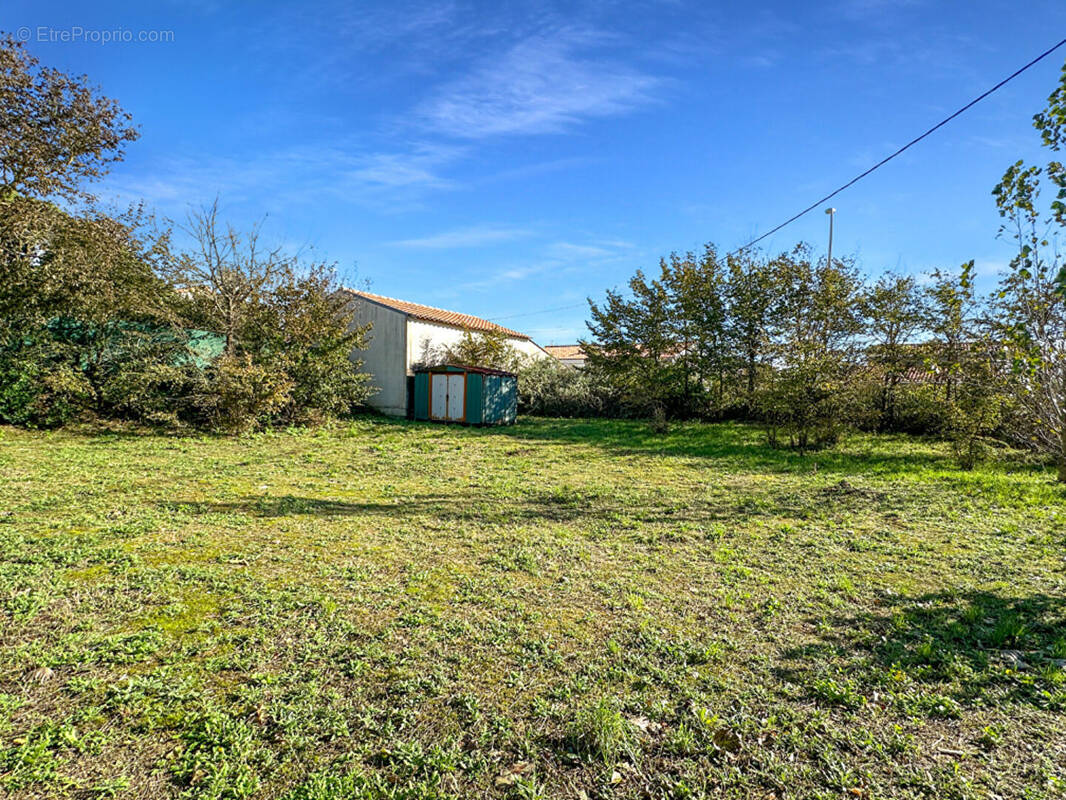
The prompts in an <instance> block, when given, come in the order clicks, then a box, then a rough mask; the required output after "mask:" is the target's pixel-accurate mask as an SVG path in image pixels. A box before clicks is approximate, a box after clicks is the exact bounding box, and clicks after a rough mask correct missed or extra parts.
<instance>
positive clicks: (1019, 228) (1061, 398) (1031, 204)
mask: <svg viewBox="0 0 1066 800" xmlns="http://www.w3.org/2000/svg"><path fill="white" fill-rule="evenodd" d="M1033 123H1034V126H1035V127H1036V129H1037V130H1038V131H1039V132H1040V136H1041V140H1042V141H1043V143H1044V145H1045V146H1047V147H1048V148H1050V149H1051V150H1052V151H1053V152H1058V151H1059V150H1060V149H1061V148H1062V147H1063V145H1064V144H1066V65H1064V66H1063V70H1062V77H1061V80H1060V82H1059V85H1058V86H1057V87H1056V88H1055V90H1054V91H1053V92H1052V94H1051V95H1050V97H1049V98H1048V105H1047V108H1046V109H1044V110H1043V111H1041V112H1040V113H1038V114H1036V115H1035V116H1034V118H1033ZM1045 187H1050V190H1051V191H1052V192H1053V193H1054V195H1053V198H1052V200H1051V201H1050V203H1047V205H1044V204H1043V203H1042V200H1041V194H1042V191H1043V190H1044V188H1045ZM993 195H994V197H995V200H996V207H997V209H998V210H999V214H1000V216H1001V217H1002V218H1003V220H1004V223H1003V226H1002V228H1001V230H1000V233H1001V235H1004V236H1009V237H1010V238H1012V239H1013V240H1014V242H1015V243H1016V245H1017V247H1018V252H1017V255H1015V257H1014V258H1013V259H1012V260H1011V262H1010V266H1009V268H1008V271H1007V273H1006V275H1004V277H1003V279H1002V280H1001V281H1000V287H999V292H998V294H997V296H996V298H995V302H994V308H995V311H996V314H995V320H996V334H997V336H998V337H999V339H1001V341H1002V343H1003V345H1004V347H1005V349H1006V354H1007V358H1008V360H1009V362H1010V364H1011V367H1012V372H1013V377H1014V380H1013V381H1012V382H1011V387H1012V389H1013V394H1014V397H1015V400H1016V402H1017V408H1018V414H1019V419H1020V423H1021V424H1020V425H1019V427H1018V430H1017V435H1018V438H1019V439H1020V440H1021V441H1023V442H1024V443H1025V444H1027V445H1029V446H1030V447H1033V448H1035V449H1037V450H1039V451H1041V452H1044V453H1047V454H1048V455H1050V456H1052V457H1054V458H1055V460H1056V461H1057V463H1058V470H1059V474H1058V477H1059V480H1060V481H1063V482H1066V261H1064V260H1063V258H1062V256H1061V255H1060V253H1059V251H1058V249H1057V247H1056V246H1055V245H1054V244H1053V243H1052V242H1053V240H1054V232H1055V231H1058V230H1061V229H1063V228H1064V227H1066V167H1064V166H1063V164H1062V163H1061V162H1059V161H1050V162H1048V164H1046V165H1045V166H1043V167H1038V166H1026V165H1025V164H1024V162H1022V161H1018V162H1016V163H1014V164H1012V165H1011V166H1010V167H1008V168H1007V171H1006V172H1005V173H1004V175H1003V179H1002V180H1001V181H1000V182H999V183H998V184H997V185H996V187H995V189H994V191H993Z"/></svg>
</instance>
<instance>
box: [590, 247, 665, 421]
mask: <svg viewBox="0 0 1066 800" xmlns="http://www.w3.org/2000/svg"><path fill="white" fill-rule="evenodd" d="M661 269H662V270H663V271H665V270H666V266H665V262H663V264H662V265H661ZM629 291H630V294H631V297H630V298H628V299H627V298H626V297H625V296H623V295H622V293H621V292H618V291H614V290H608V292H607V299H606V300H605V302H603V303H602V304H600V303H595V302H593V301H591V300H590V301H589V311H590V314H591V317H592V319H591V320H589V321H588V322H587V323H586V324H587V325H588V329H589V332H590V333H591V334H592V338H593V341H592V342H582V346H583V347H584V348H585V353H586V356H587V366H586V368H587V369H589V370H591V374H593V375H595V376H597V377H598V378H599V379H601V380H603V381H604V382H605V383H606V385H608V386H610V387H611V388H612V390H613V391H616V392H618V393H619V394H620V395H621V396H622V397H624V398H625V402H627V403H629V404H631V405H632V406H633V407H634V408H636V409H640V410H643V411H651V410H653V409H656V408H658V409H663V408H665V407H668V406H676V405H677V401H678V399H679V397H680V396H681V395H682V394H683V390H682V389H681V387H680V385H679V381H677V380H676V377H677V367H676V363H675V359H676V357H677V356H678V354H679V352H680V346H679V336H678V331H677V325H676V322H677V321H676V317H675V314H674V312H675V304H674V302H673V298H672V296H671V293H670V290H669V289H668V287H667V286H666V285H665V284H664V282H663V281H662V280H652V281H649V280H648V279H647V278H646V277H645V275H644V273H643V271H641V270H637V272H636V274H635V275H634V276H633V277H632V278H631V279H630V280H629Z"/></svg>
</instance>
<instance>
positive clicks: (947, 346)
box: [922, 261, 1003, 469]
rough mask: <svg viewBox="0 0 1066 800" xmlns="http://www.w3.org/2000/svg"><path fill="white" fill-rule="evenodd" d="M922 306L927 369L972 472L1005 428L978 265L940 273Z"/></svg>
mask: <svg viewBox="0 0 1066 800" xmlns="http://www.w3.org/2000/svg"><path fill="white" fill-rule="evenodd" d="M931 278H932V280H931V282H930V283H929V284H928V285H927V286H926V288H925V299H924V302H923V305H922V309H923V315H924V317H925V327H926V330H927V331H928V332H929V334H930V336H931V338H930V340H929V342H928V343H927V347H926V350H927V352H928V354H929V355H928V359H927V366H928V367H929V368H930V369H931V370H932V371H933V372H934V374H935V375H936V376H937V380H938V383H939V385H940V388H941V396H940V402H941V404H942V406H941V408H942V411H941V414H940V416H941V418H942V419H943V420H944V421H945V425H946V430H945V431H944V432H945V433H947V434H948V435H949V436H950V437H951V439H952V442H953V445H954V448H955V452H956V456H957V458H958V460H959V463H960V465H961V466H963V467H964V468H967V469H972V468H973V466H974V465H975V464H976V463H977V461H978V460H980V458H981V456H982V454H983V453H984V451H985V450H987V446H986V443H987V442H988V440H989V439H990V438H991V437H992V435H993V434H994V433H995V431H996V430H997V428H998V427H999V425H1000V421H1001V419H1002V411H1003V397H1002V393H1001V391H1000V387H999V385H998V377H999V368H998V365H997V363H996V358H995V347H996V346H995V342H994V340H993V339H992V338H990V336H989V331H988V326H987V318H986V313H985V309H984V308H982V305H981V303H980V301H979V300H978V298H977V295H976V291H975V286H974V262H972V261H970V262H968V263H966V264H963V265H962V266H961V267H960V268H959V271H958V272H957V273H953V272H948V271H944V270H935V271H934V272H933V273H932V275H931Z"/></svg>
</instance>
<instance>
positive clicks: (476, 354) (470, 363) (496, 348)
mask: <svg viewBox="0 0 1066 800" xmlns="http://www.w3.org/2000/svg"><path fill="white" fill-rule="evenodd" d="M423 361H424V363H425V364H426V365H431V364H432V365H435V364H454V365H456V366H463V367H488V368H489V369H502V370H506V371H508V372H516V371H518V369H519V368H520V367H521V366H522V364H523V361H524V356H523V354H522V353H520V352H519V351H518V350H517V349H515V347H514V345H512V344H511V342H510V341H509V339H508V335H507V334H506V333H505V332H504V331H502V330H499V329H492V330H484V331H475V330H470V329H469V328H468V329H466V330H464V331H463V335H462V337H461V338H460V339H459V341H458V342H455V343H453V344H450V345H445V346H443V347H440V348H437V349H436V350H428V351H426V353H424V354H423Z"/></svg>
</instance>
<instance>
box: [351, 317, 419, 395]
mask: <svg viewBox="0 0 1066 800" xmlns="http://www.w3.org/2000/svg"><path fill="white" fill-rule="evenodd" d="M352 307H353V308H354V309H355V322H354V324H356V325H365V324H366V323H367V322H370V323H372V324H373V326H374V327H373V328H372V329H371V330H370V334H369V338H370V347H369V348H368V349H366V350H354V351H352V359H353V360H361V361H362V362H363V371H364V372H369V373H370V374H371V376H372V377H371V379H370V383H371V385H372V386H374V387H376V388H377V389H378V390H379V391H378V392H377V393H376V394H375V395H374V396H373V397H371V398H370V399H369V400H368V401H367V403H368V405H370V406H372V407H373V408H376V409H378V410H379V411H381V412H382V413H385V414H393V415H396V416H403V415H404V414H406V413H407V361H406V360H405V355H406V352H407V315H406V314H401V313H400V312H399V311H393V310H392V309H391V308H386V307H385V306H382V305H379V304H378V303H374V302H372V301H370V300H366V299H364V298H361V297H355V298H353V304H352Z"/></svg>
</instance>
